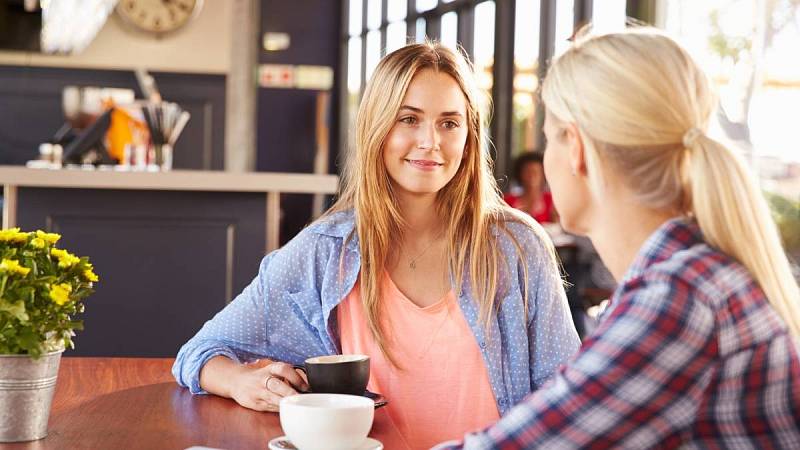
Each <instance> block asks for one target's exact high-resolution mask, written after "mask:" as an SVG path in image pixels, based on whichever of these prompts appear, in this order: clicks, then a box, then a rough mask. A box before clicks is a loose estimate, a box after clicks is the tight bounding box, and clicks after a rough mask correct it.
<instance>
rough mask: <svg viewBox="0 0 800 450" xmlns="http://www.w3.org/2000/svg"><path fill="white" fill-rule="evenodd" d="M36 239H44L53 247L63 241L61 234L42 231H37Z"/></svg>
mask: <svg viewBox="0 0 800 450" xmlns="http://www.w3.org/2000/svg"><path fill="white" fill-rule="evenodd" d="M36 237H37V238H40V239H44V240H45V241H46V242H47V243H48V244H50V245H53V244H55V243H56V242H58V240H59V239H61V235H60V234H56V233H45V232H44V231H42V230H36Z"/></svg>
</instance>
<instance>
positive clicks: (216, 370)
mask: <svg viewBox="0 0 800 450" xmlns="http://www.w3.org/2000/svg"><path fill="white" fill-rule="evenodd" d="M200 383H201V386H202V387H203V389H205V390H206V391H208V392H210V393H212V394H217V395H220V396H222V397H229V398H232V399H234V400H235V401H236V403H238V404H240V405H242V406H244V407H245V408H249V409H253V410H255V411H278V407H279V404H280V401H281V399H282V398H283V397H287V396H289V395H295V394H297V393H298V392H305V391H307V390H308V381H307V380H306V377H305V374H304V373H303V372H302V371H299V370H296V369H294V368H293V367H292V366H291V364H286V363H282V362H272V361H265V360H262V361H260V362H258V363H254V364H238V363H236V362H234V361H231V360H230V359H228V358H226V357H224V356H223V357H215V358H212V359H211V360H209V361H208V362H207V363H206V365H205V366H204V367H203V370H202V371H201V372H200ZM206 385H209V386H206ZM215 387H216V389H215Z"/></svg>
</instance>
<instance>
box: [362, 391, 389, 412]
mask: <svg viewBox="0 0 800 450" xmlns="http://www.w3.org/2000/svg"><path fill="white" fill-rule="evenodd" d="M361 395H363V396H364V397H367V398H371V399H372V401H374V402H375V409H378V408H380V407H381V406H386V404H387V403H389V400H386V397H384V396H383V395H381V394H378V393H375V392H370V391H364V393H363V394H361Z"/></svg>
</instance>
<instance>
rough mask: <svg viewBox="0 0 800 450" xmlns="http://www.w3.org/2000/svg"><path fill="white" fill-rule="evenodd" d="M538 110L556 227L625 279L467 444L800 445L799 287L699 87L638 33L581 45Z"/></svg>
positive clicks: (704, 86) (691, 68) (658, 41)
mask: <svg viewBox="0 0 800 450" xmlns="http://www.w3.org/2000/svg"><path fill="white" fill-rule="evenodd" d="M542 97H543V99H544V103H545V106H546V118H545V126H544V130H545V134H546V136H547V140H548V147H547V150H546V153H545V171H546V173H547V179H548V180H549V181H550V187H551V189H552V191H553V197H554V201H555V203H556V207H557V208H558V211H559V213H560V215H561V223H562V224H563V226H564V227H565V228H566V229H568V230H569V231H572V232H575V233H581V234H585V235H588V236H589V237H590V238H591V240H592V243H593V244H594V245H595V247H596V248H597V251H598V252H599V254H600V256H601V257H602V259H603V261H604V262H605V263H606V265H607V266H608V268H609V269H610V270H611V272H612V274H613V275H614V276H615V278H616V279H617V280H619V283H620V284H619V287H618V289H617V290H616V292H615V293H614V295H613V297H612V298H611V302H610V307H609V310H608V311H607V312H606V313H605V316H604V318H603V321H602V322H601V323H600V325H599V327H598V328H597V329H596V330H595V332H594V333H593V334H592V335H590V336H589V337H588V339H587V340H586V341H585V342H584V345H583V347H582V348H581V350H580V352H579V353H578V354H577V355H576V356H575V357H574V358H572V359H571V360H570V362H569V363H567V364H566V365H565V367H564V368H563V369H561V370H559V371H558V373H557V375H556V376H554V378H553V380H552V381H551V382H550V383H548V384H547V385H546V386H545V387H543V388H542V389H540V390H538V391H537V392H535V393H533V394H532V395H531V396H529V397H528V398H527V399H526V400H525V401H524V402H522V403H521V404H520V405H519V406H517V407H516V408H514V409H512V410H511V411H510V412H509V413H508V414H507V415H506V416H505V417H504V418H503V419H502V420H501V421H500V422H499V423H498V424H496V425H495V426H493V427H492V428H490V429H489V430H488V431H486V432H484V433H482V434H477V435H472V436H468V437H467V438H466V440H465V442H464V445H463V446H464V448H471V449H476V448H481V449H483V448H504V449H512V448H558V449H568V448H598V449H599V448H609V447H614V448H636V449H644V448H652V447H658V448H675V447H686V448H759V449H760V448H775V449H778V448H785V449H789V448H791V449H798V448H800V360H798V346H797V340H796V339H795V338H797V336H798V335H800V314H798V302H800V295H798V286H797V284H796V283H795V280H794V279H793V278H792V276H791V274H790V270H789V264H788V262H787V259H786V256H785V254H784V252H783V251H782V249H781V246H780V243H779V240H778V235H777V232H776V227H775V225H774V224H773V222H772V221H771V219H770V214H769V211H768V210H767V207H766V206H765V202H764V200H763V199H762V197H761V193H760V192H759V191H758V189H757V187H756V185H755V183H754V182H753V180H752V179H751V177H750V175H749V174H748V173H747V170H746V169H745V167H744V165H743V164H742V162H741V161H740V159H739V158H738V157H737V156H736V155H735V154H734V153H733V152H732V151H731V150H730V149H728V148H726V147H724V146H723V145H721V144H720V143H718V142H716V141H715V140H713V139H711V138H710V137H708V136H707V134H706V129H707V126H708V122H709V120H710V118H711V115H712V110H713V109H714V106H715V100H714V98H713V96H712V94H711V87H710V86H709V83H708V81H707V79H706V77H705V76H704V74H703V73H702V72H701V71H700V69H699V68H698V67H697V65H696V64H695V62H694V61H693V60H692V59H691V58H690V57H689V55H688V54H687V53H686V52H685V51H684V50H683V49H682V48H681V47H679V46H678V45H677V44H676V43H675V42H674V41H672V40H670V39H669V38H667V37H665V36H663V35H661V34H658V33H657V32H655V31H653V30H648V29H641V30H635V31H629V32H625V33H619V34H611V35H605V36H597V37H589V38H584V39H582V40H580V41H579V42H578V43H576V44H575V46H574V47H573V48H571V49H570V50H568V51H567V52H566V53H565V54H564V55H563V56H561V57H560V58H558V60H557V61H555V62H554V64H553V65H552V67H551V68H550V71H549V73H548V75H547V78H546V80H545V82H544V86H543V91H542ZM454 447H455V446H454ZM448 448H449V447H448Z"/></svg>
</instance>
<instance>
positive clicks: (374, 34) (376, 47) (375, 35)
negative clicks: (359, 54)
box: [366, 30, 381, 80]
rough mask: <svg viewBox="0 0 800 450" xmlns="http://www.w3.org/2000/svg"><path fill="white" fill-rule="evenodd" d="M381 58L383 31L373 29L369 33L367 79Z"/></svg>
mask: <svg viewBox="0 0 800 450" xmlns="http://www.w3.org/2000/svg"><path fill="white" fill-rule="evenodd" d="M380 59H381V32H380V31H379V30H373V31H370V32H369V33H367V61H366V65H367V80H369V79H370V77H371V76H372V72H373V71H374V70H375V66H377V65H378V61H380Z"/></svg>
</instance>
